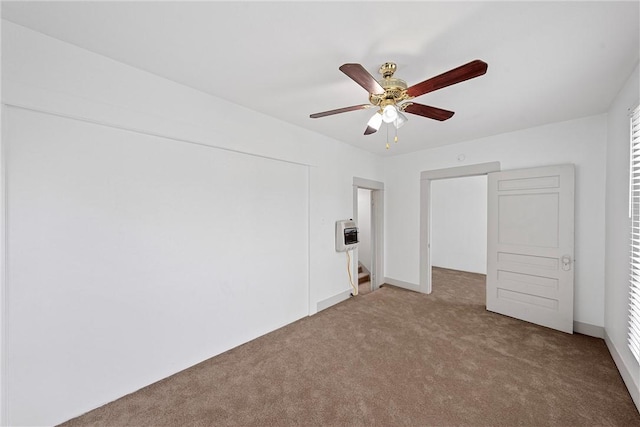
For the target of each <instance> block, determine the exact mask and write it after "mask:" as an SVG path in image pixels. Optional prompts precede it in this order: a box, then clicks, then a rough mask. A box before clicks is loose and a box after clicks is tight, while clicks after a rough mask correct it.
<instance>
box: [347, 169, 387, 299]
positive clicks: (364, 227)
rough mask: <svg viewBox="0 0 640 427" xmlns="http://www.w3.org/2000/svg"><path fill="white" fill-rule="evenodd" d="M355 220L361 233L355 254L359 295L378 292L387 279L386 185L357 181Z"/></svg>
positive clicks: (354, 183)
mask: <svg viewBox="0 0 640 427" xmlns="http://www.w3.org/2000/svg"><path fill="white" fill-rule="evenodd" d="M353 218H354V219H355V220H356V223H357V225H358V231H359V240H360V243H359V244H358V248H357V249H356V250H355V251H354V255H355V256H354V261H353V262H354V265H353V268H354V271H358V276H359V277H358V294H366V293H369V292H372V291H375V290H376V289H378V288H379V287H380V285H382V281H383V280H384V271H383V266H384V258H383V256H384V252H383V249H384V242H383V235H384V183H382V182H378V181H372V180H368V179H363V178H353Z"/></svg>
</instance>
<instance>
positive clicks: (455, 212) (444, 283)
mask: <svg viewBox="0 0 640 427" xmlns="http://www.w3.org/2000/svg"><path fill="white" fill-rule="evenodd" d="M430 195H431V201H430V205H431V230H430V233H431V263H432V267H431V283H432V290H433V292H434V293H435V294H436V295H438V296H443V297H447V296H448V297H450V298H451V299H452V300H454V299H455V300H456V301H464V302H465V303H468V304H474V305H482V307H483V308H484V306H485V300H486V286H485V285H486V274H487V176H486V175H474V176H466V177H456V178H447V179H436V180H432V182H431V192H430Z"/></svg>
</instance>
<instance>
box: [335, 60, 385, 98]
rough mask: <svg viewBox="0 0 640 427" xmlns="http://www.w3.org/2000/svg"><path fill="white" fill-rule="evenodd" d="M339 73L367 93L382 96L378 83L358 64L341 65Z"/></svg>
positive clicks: (381, 89)
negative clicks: (343, 74)
mask: <svg viewBox="0 0 640 427" xmlns="http://www.w3.org/2000/svg"><path fill="white" fill-rule="evenodd" d="M340 71H342V72H343V73H345V74H346V75H347V76H349V77H350V78H351V80H353V81H354V82H356V83H358V84H359V85H360V86H362V87H363V88H364V89H365V90H366V91H367V92H369V93H376V94H382V93H384V88H383V87H382V86H380V83H378V81H377V80H376V79H375V78H374V77H373V76H372V75H371V74H369V72H368V71H367V70H365V69H364V67H363V66H362V65H360V64H343V65H341V66H340Z"/></svg>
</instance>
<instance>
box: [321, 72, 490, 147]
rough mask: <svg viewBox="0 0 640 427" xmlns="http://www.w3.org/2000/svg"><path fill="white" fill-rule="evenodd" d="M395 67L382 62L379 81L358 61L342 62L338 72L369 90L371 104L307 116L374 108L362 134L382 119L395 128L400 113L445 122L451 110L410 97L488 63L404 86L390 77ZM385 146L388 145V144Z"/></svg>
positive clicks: (460, 78) (462, 78)
mask: <svg viewBox="0 0 640 427" xmlns="http://www.w3.org/2000/svg"><path fill="white" fill-rule="evenodd" d="M396 68H397V66H396V64H395V63H393V62H385V63H384V64H382V66H381V67H380V69H379V70H378V72H379V73H380V74H382V80H380V81H378V80H376V79H375V78H374V77H373V76H372V75H371V74H369V72H368V71H367V70H366V69H365V68H364V67H363V66H362V65H360V64H344V65H342V66H341V67H340V68H339V69H340V71H342V72H343V73H345V74H346V75H347V76H348V77H350V78H351V79H352V80H353V81H355V82H356V83H358V84H359V85H360V86H362V87H363V88H364V89H365V90H366V91H367V92H369V102H370V103H369V104H360V105H354V106H351V107H344V108H338V109H336V110H329V111H323V112H321V113H315V114H311V115H310V116H309V117H311V118H312V119H317V118H320V117H326V116H331V115H334V114H339V113H346V112H348V111H356V110H364V109H367V108H373V107H377V108H378V111H376V113H375V114H374V115H373V117H371V119H370V120H369V122H368V123H367V128H366V129H365V131H364V134H365V135H371V134H372V133H375V132H377V131H378V129H380V125H381V124H382V122H385V123H388V124H393V125H394V127H395V128H396V129H398V128H399V127H400V126H402V125H403V124H404V123H405V122H406V121H407V117H406V116H405V115H404V114H402V113H403V112H406V113H411V114H415V115H418V116H423V117H427V118H430V119H434V120H440V121H444V120H447V119H450V118H451V117H452V116H453V114H454V112H453V111H448V110H443V109H441V108H436V107H431V106H429V105H424V104H418V103H417V102H412V101H411V100H412V99H413V98H416V97H418V96H420V95H424V94H425V93H429V92H433V91H434V90H438V89H442V88H444V87H447V86H451V85H453V84H456V83H460V82H463V81H465V80H469V79H472V78H475V77H479V76H481V75H483V74H484V73H486V72H487V63H486V62H483V61H480V60H479V59H476V60H474V61H471V62H469V63H467V64H464V65H461V66H460V67H457V68H454V69H452V70H449V71H447V72H445V73H442V74H440V75H438V76H435V77H432V78H430V79H427V80H425V81H423V82H421V83H418V84H415V85H413V86H411V87H407V83H406V82H405V81H404V80H401V79H398V78H395V77H393V74H394V73H395V72H396ZM396 141H397V135H396ZM387 148H389V144H388V143H387Z"/></svg>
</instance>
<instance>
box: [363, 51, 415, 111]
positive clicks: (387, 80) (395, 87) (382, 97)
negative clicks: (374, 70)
mask: <svg viewBox="0 0 640 427" xmlns="http://www.w3.org/2000/svg"><path fill="white" fill-rule="evenodd" d="M396 68H397V66H396V64H395V63H394V62H385V63H384V64H382V66H381V67H380V70H378V71H379V73H380V74H382V77H383V78H382V80H379V81H378V83H380V86H382V88H383V89H384V93H381V94H380V93H379V94H376V93H372V94H369V102H371V103H372V104H373V105H377V106H380V107H382V108H384V107H385V106H386V105H389V104H396V103H398V102H400V101H403V100H405V99H407V98H408V96H407V93H406V90H407V82H405V81H404V80H402V79H397V78H395V77H393V73H395V71H396Z"/></svg>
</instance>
